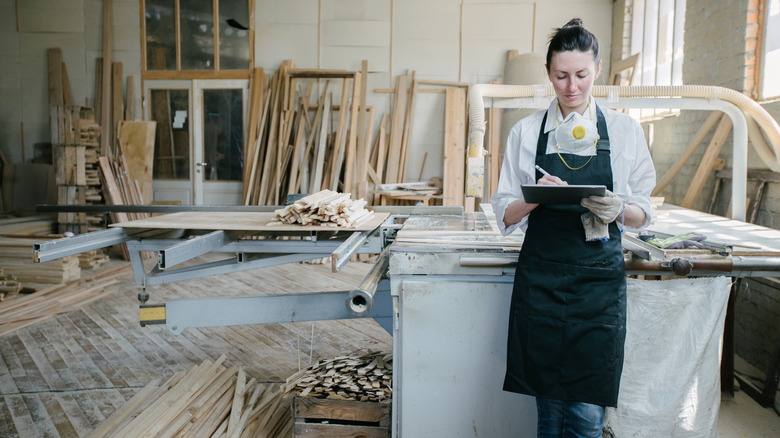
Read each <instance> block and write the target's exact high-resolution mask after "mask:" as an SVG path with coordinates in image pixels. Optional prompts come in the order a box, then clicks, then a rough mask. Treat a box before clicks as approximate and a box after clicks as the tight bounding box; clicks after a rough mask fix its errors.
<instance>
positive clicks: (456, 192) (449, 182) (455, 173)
mask: <svg viewBox="0 0 780 438" xmlns="http://www.w3.org/2000/svg"><path fill="white" fill-rule="evenodd" d="M465 101H466V90H464V89H462V88H450V89H448V90H447V93H446V99H445V105H444V108H445V113H444V178H443V179H444V188H443V195H444V200H443V203H444V205H445V206H457V205H464V194H465V174H466V136H465V130H466V114H465V113H464V110H463V108H464V105H465Z"/></svg>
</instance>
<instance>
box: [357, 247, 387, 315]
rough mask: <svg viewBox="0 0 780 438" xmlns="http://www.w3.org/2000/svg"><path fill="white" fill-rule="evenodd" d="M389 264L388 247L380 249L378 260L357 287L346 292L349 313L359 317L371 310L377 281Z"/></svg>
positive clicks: (377, 285) (380, 280)
mask: <svg viewBox="0 0 780 438" xmlns="http://www.w3.org/2000/svg"><path fill="white" fill-rule="evenodd" d="M389 264H390V254H389V252H388V249H385V250H384V251H382V253H381V254H379V260H377V262H376V264H375V265H374V267H373V268H372V269H371V271H370V272H369V273H368V275H366V278H364V279H363V282H362V283H360V287H359V288H358V289H353V290H351V291H350V292H349V294H347V300H346V305H347V312H349V314H350V315H352V316H356V317H361V316H366V315H368V314H369V313H370V312H371V308H372V307H373V306H374V295H375V294H376V291H377V289H379V283H381V282H382V279H383V278H384V277H385V274H386V273H387V267H388V266H389Z"/></svg>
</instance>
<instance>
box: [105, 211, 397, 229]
mask: <svg viewBox="0 0 780 438" xmlns="http://www.w3.org/2000/svg"><path fill="white" fill-rule="evenodd" d="M388 216H390V213H376V212H374V213H372V216H371V218H369V219H368V220H366V221H365V222H363V223H361V224H360V225H358V226H357V227H328V226H323V225H296V224H282V223H277V222H275V219H276V214H275V213H271V212H231V213H224V212H198V213H193V212H182V213H171V214H166V215H161V216H157V217H153V218H149V219H141V220H136V221H130V222H122V223H118V224H112V225H110V226H112V227H122V228H166V229H192V230H234V231H333V230H349V231H370V230H374V229H376V228H377V227H378V226H379V225H381V224H382V222H384V221H385V219H387V217H388Z"/></svg>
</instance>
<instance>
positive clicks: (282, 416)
mask: <svg viewBox="0 0 780 438" xmlns="http://www.w3.org/2000/svg"><path fill="white" fill-rule="evenodd" d="M224 360H225V356H224V355H223V356H221V357H220V358H219V359H217V361H216V362H211V361H208V360H207V361H204V362H203V363H202V364H200V365H198V366H196V367H194V368H192V369H191V370H190V371H188V372H186V373H185V372H179V373H177V374H175V375H174V376H173V377H171V378H170V379H169V380H168V381H167V382H165V383H162V384H160V380H159V379H157V380H154V381H152V382H151V383H149V384H148V385H146V386H145V387H144V388H143V389H141V390H140V391H139V392H138V393H137V394H136V395H135V396H134V397H133V398H131V399H130V400H128V402H127V403H125V405H124V406H122V407H120V408H119V409H118V410H117V411H115V412H114V413H113V414H112V415H110V416H109V417H108V418H107V419H106V420H105V421H104V422H103V423H101V424H100V425H99V426H98V427H97V428H96V429H95V430H94V431H92V433H91V434H90V435H88V436H89V437H127V436H150V437H151V436H154V437H174V436H176V437H182V436H192V437H201V436H204V437H228V438H243V437H257V436H263V437H278V436H291V435H292V417H291V414H290V400H289V398H285V397H283V396H282V394H281V392H279V391H278V390H272V389H271V388H270V386H269V385H262V384H258V383H256V380H255V379H254V378H252V379H249V380H248V381H247V376H246V373H245V372H244V370H243V368H239V367H235V366H233V367H230V368H227V367H225V366H224V365H223V362H224Z"/></svg>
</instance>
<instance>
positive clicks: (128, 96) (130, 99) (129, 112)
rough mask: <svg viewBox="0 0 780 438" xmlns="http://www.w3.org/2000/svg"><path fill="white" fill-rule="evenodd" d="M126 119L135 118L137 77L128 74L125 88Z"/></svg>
mask: <svg viewBox="0 0 780 438" xmlns="http://www.w3.org/2000/svg"><path fill="white" fill-rule="evenodd" d="M124 119H125V120H135V78H134V77H133V76H132V75H128V76H127V86H126V89H125V117H124Z"/></svg>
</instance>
